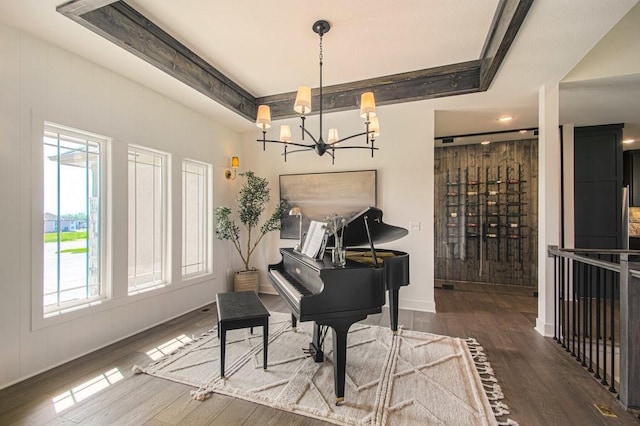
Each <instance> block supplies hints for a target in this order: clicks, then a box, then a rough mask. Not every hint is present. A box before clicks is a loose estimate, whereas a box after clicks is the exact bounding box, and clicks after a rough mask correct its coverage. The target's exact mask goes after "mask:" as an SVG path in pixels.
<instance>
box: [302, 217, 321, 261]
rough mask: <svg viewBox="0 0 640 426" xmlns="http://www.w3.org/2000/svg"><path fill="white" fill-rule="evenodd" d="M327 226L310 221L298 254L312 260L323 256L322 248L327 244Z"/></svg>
mask: <svg viewBox="0 0 640 426" xmlns="http://www.w3.org/2000/svg"><path fill="white" fill-rule="evenodd" d="M326 229H327V224H326V223H325V222H318V221H316V220H312V221H311V223H310V224H309V230H308V231H307V234H306V238H305V240H304V243H303V244H302V248H301V249H300V253H302V254H304V255H305V256H308V257H310V258H312V259H318V258H320V257H322V256H324V248H325V246H326V244H327V233H326Z"/></svg>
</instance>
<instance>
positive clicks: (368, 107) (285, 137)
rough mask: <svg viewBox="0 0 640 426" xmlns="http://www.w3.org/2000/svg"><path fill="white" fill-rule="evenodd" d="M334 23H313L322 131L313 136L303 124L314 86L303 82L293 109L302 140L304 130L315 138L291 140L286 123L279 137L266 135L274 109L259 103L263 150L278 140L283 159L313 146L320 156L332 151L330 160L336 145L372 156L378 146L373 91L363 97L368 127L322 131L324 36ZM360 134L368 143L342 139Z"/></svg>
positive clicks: (361, 100)
mask: <svg viewBox="0 0 640 426" xmlns="http://www.w3.org/2000/svg"><path fill="white" fill-rule="evenodd" d="M330 28H331V26H330V25H329V23H328V22H327V21H324V20H320V21H316V22H315V23H314V24H313V31H314V32H315V33H317V34H318V36H319V37H320V55H319V60H320V111H319V115H320V134H319V135H318V137H314V136H313V134H311V132H309V130H307V129H306V128H305V126H304V120H305V115H306V114H309V113H310V112H311V88H309V87H307V86H301V87H299V88H298V93H297V94H296V101H295V104H294V106H293V110H294V111H295V112H297V113H298V114H300V120H301V124H300V129H302V140H303V141H304V137H305V134H306V135H307V136H308V137H309V138H310V139H311V140H312V141H313V143H304V142H292V140H291V128H290V127H289V126H288V125H286V124H284V125H281V126H280V139H279V140H275V139H267V129H269V128H270V127H271V109H270V108H269V106H268V105H260V106H259V107H258V116H257V118H256V126H258V128H260V129H262V139H256V142H262V150H263V151H265V150H266V145H267V142H269V143H277V144H282V145H284V152H283V153H282V155H283V156H284V161H285V162H286V161H287V154H292V153H294V152H302V151H310V150H313V151H315V152H316V154H318V155H319V156H322V155H324V154H329V155H330V156H331V164H334V161H335V151H336V150H337V149H368V150H371V157H373V153H374V152H375V151H377V150H378V148H376V147H375V146H374V143H375V138H376V137H377V136H378V135H379V134H380V124H379V122H378V117H377V116H376V104H375V99H374V97H373V92H365V93H363V94H362V96H361V98H360V116H361V117H362V118H364V120H365V121H364V125H365V131H364V132H361V133H357V134H353V135H351V136H347V137H343V138H340V137H339V136H338V129H334V128H332V129H329V132H328V134H327V141H326V142H325V141H324V139H323V136H322V135H323V131H322V105H323V102H322V59H323V56H322V53H323V52H322V36H323V35H324V34H326V33H327V32H329V29H330ZM359 136H364V137H365V141H366V145H349V146H347V145H345V144H343V142H345V141H347V140H348V139H353V138H356V137H359ZM289 146H292V147H295V149H292V150H290V151H288V147H289Z"/></svg>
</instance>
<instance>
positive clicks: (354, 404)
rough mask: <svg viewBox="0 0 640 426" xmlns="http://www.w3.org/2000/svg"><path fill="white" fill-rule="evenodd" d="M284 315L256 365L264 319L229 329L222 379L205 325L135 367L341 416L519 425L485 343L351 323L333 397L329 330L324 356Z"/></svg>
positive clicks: (214, 342)
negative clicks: (316, 355)
mask: <svg viewBox="0 0 640 426" xmlns="http://www.w3.org/2000/svg"><path fill="white" fill-rule="evenodd" d="M290 318H291V317H290V315H288V314H281V313H271V317H270V322H269V349H268V350H269V353H268V356H269V360H268V368H267V370H266V371H264V370H263V368H262V327H257V328H255V329H254V334H250V333H249V329H242V330H233V331H229V332H227V347H226V363H225V376H226V378H225V379H221V378H220V364H219V358H220V344H219V341H218V338H217V331H216V330H215V329H214V330H211V331H210V332H208V333H205V334H203V335H202V336H201V337H200V338H198V339H197V340H194V341H192V342H190V343H188V344H186V345H185V346H183V347H182V348H180V349H178V350H176V351H175V352H173V353H172V354H170V355H167V356H166V357H164V358H162V359H160V360H158V361H156V362H154V363H152V364H151V365H149V366H148V367H146V368H144V369H141V368H139V367H134V371H135V372H136V373H143V372H144V373H147V374H150V375H152V376H157V377H162V378H165V379H168V380H172V381H175V382H179V383H184V384H187V385H191V386H193V387H194V388H197V390H194V391H192V392H191V393H192V396H193V397H194V398H196V399H205V398H206V397H207V396H208V395H209V394H210V393H212V392H215V393H220V394H224V395H229V396H233V397H237V398H241V399H244V400H248V401H252V402H256V403H258V404H263V405H267V406H269V407H274V408H277V409H280V410H286V411H290V412H294V413H298V414H301V415H304V416H309V417H314V418H317V419H321V420H324V421H327V422H331V423H335V424H343V425H417V424H444V425H462V424H464V425H492V424H493V425H495V424H507V425H515V424H517V423H515V422H514V421H512V420H511V419H505V420H502V421H500V422H498V420H499V419H503V418H504V417H506V415H507V414H508V413H509V412H508V409H507V407H506V405H504V403H502V401H501V399H502V397H503V395H502V392H501V389H500V386H499V385H498V384H497V381H496V378H495V377H494V376H493V371H492V370H491V367H490V366H489V364H488V362H487V360H486V357H485V355H484V353H483V350H482V348H481V347H480V346H479V345H478V344H477V342H476V341H475V340H473V339H467V340H464V339H458V338H452V337H447V336H439V335H435V334H429V333H420V332H416V331H409V330H404V329H400V330H399V332H398V334H397V335H394V334H393V333H392V331H391V330H390V329H389V328H388V327H387V328H385V327H378V326H371V325H364V324H360V323H356V324H354V325H353V326H351V329H350V331H349V335H348V340H347V342H348V349H347V368H346V370H347V373H346V374H347V377H346V386H345V399H344V403H343V404H342V405H340V406H336V405H335V393H334V382H333V363H332V350H331V348H332V342H331V333H330V332H329V333H327V338H326V340H325V342H324V348H325V361H324V362H322V363H315V362H313V360H312V359H311V358H308V357H307V356H306V355H305V354H304V353H303V351H302V348H308V346H309V342H311V340H312V328H313V327H312V326H313V324H312V323H311V322H305V323H301V324H298V330H297V332H294V331H293V330H292V329H291V326H290Z"/></svg>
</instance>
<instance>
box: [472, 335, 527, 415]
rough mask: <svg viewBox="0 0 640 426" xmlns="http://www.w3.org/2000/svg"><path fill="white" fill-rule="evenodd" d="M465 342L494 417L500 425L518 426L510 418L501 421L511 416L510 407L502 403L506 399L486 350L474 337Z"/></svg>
mask: <svg viewBox="0 0 640 426" xmlns="http://www.w3.org/2000/svg"><path fill="white" fill-rule="evenodd" d="M465 342H466V343H467V347H468V348H469V352H470V353H471V358H473V362H474V364H475V366H476V370H477V371H478V374H479V375H480V380H481V381H482V387H483V388H484V393H485V394H486V395H487V399H489V405H491V410H492V411H493V415H494V416H495V418H496V421H497V422H498V425H504V426H518V422H516V421H515V420H512V419H510V418H507V419H499V417H504V416H506V415H508V414H510V412H509V406H508V405H507V404H505V403H504V402H502V400H503V399H504V393H503V392H502V388H501V387H500V385H499V384H498V380H497V379H496V377H495V374H494V372H493V368H491V364H490V363H489V361H487V354H486V353H485V351H484V348H483V347H482V346H480V344H479V343H478V341H477V340H476V339H474V338H472V337H470V338H468V339H466V340H465Z"/></svg>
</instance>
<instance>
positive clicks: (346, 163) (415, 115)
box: [242, 101, 435, 312]
mask: <svg viewBox="0 0 640 426" xmlns="http://www.w3.org/2000/svg"><path fill="white" fill-rule="evenodd" d="M428 104H429V101H424V102H412V103H408V104H400V105H391V106H385V107H379V108H378V116H379V119H380V125H381V135H380V136H379V138H378V139H377V140H376V146H378V147H380V150H379V151H377V152H376V154H375V156H374V158H371V154H370V152H369V151H365V150H342V151H336V160H335V165H334V166H332V165H331V158H330V157H329V155H328V154H325V155H324V156H323V157H318V155H317V154H315V153H314V152H311V151H309V152H301V153H295V154H291V155H288V156H287V162H286V163H285V162H284V159H283V157H282V155H281V154H282V146H281V145H275V144H271V145H269V144H267V150H266V152H262V145H261V144H259V143H258V142H255V140H256V139H257V138H260V137H261V133H260V131H259V130H258V129H256V131H255V132H250V133H247V134H246V135H244V139H245V147H244V151H245V152H247V153H248V154H249V153H250V154H249V155H248V156H247V159H246V161H244V164H243V165H242V170H243V171H246V170H253V171H254V172H256V174H257V175H259V176H262V177H266V178H268V179H269V181H270V182H271V188H272V198H273V199H274V200H272V201H274V202H275V199H277V198H278V176H279V175H281V174H292V173H319V172H332V171H334V172H335V171H347V170H370V169H375V170H377V174H378V181H377V183H378V191H377V197H378V207H379V208H381V209H382V211H383V212H384V216H383V220H384V222H385V223H388V224H391V225H397V226H401V227H403V228H406V229H409V223H410V222H420V225H421V229H420V230H419V231H416V230H410V231H409V235H408V236H406V237H404V238H402V239H400V240H398V241H396V242H393V243H389V244H385V245H384V246H380V248H388V249H395V250H401V251H405V252H408V253H409V256H410V267H411V269H410V278H411V284H410V285H409V286H408V287H403V288H402V289H401V290H400V307H401V308H405V309H415V310H421V311H431V312H435V303H434V290H433V276H434V273H433V271H434V269H433V268H434V266H433V262H434V259H433V252H434V251H433V244H434V240H433V238H434V237H433V229H434V219H433V218H434V213H433V212H434V198H433V185H434V183H433V182H434V180H433V179H434V163H433V161H434V160H433V159H434V151H433V138H434V110H433V108H432V107H429V106H428ZM280 124H289V125H290V126H291V129H292V133H293V138H294V141H295V140H296V139H297V140H298V141H299V140H300V131H299V129H298V126H299V120H298V119H291V120H282V121H279V122H274V123H273V127H272V128H271V129H270V132H269V134H268V136H269V135H270V136H271V138H272V139H278V137H279V126H280ZM323 125H324V126H325V128H324V133H325V140H326V134H327V132H328V129H329V128H330V127H336V128H338V129H339V133H340V135H341V136H342V137H345V136H348V135H351V134H354V133H358V132H362V131H364V122H363V120H362V119H361V118H360V116H359V111H358V110H352V111H345V112H340V113H332V114H330V115H326V116H325V117H324V124H323ZM306 127H307V129H309V130H310V131H311V133H312V134H314V135H317V134H318V117H317V116H311V117H308V118H307V124H306ZM362 144H363V145H364V140H362ZM269 237H270V238H269V239H267V240H266V242H265V243H264V245H263V246H262V247H261V250H260V251H259V253H257V255H256V258H255V260H252V263H253V264H254V266H255V267H256V268H259V269H261V270H262V271H263V272H262V277H261V287H262V289H263V290H267V288H266V287H267V286H268V282H267V279H266V277H265V276H264V270H265V268H266V265H267V264H269V263H276V262H278V261H280V255H279V253H278V247H279V246H282V247H285V246H289V247H290V246H293V245H295V241H294V240H279V239H278V236H277V233H273V235H270V236H269Z"/></svg>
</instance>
